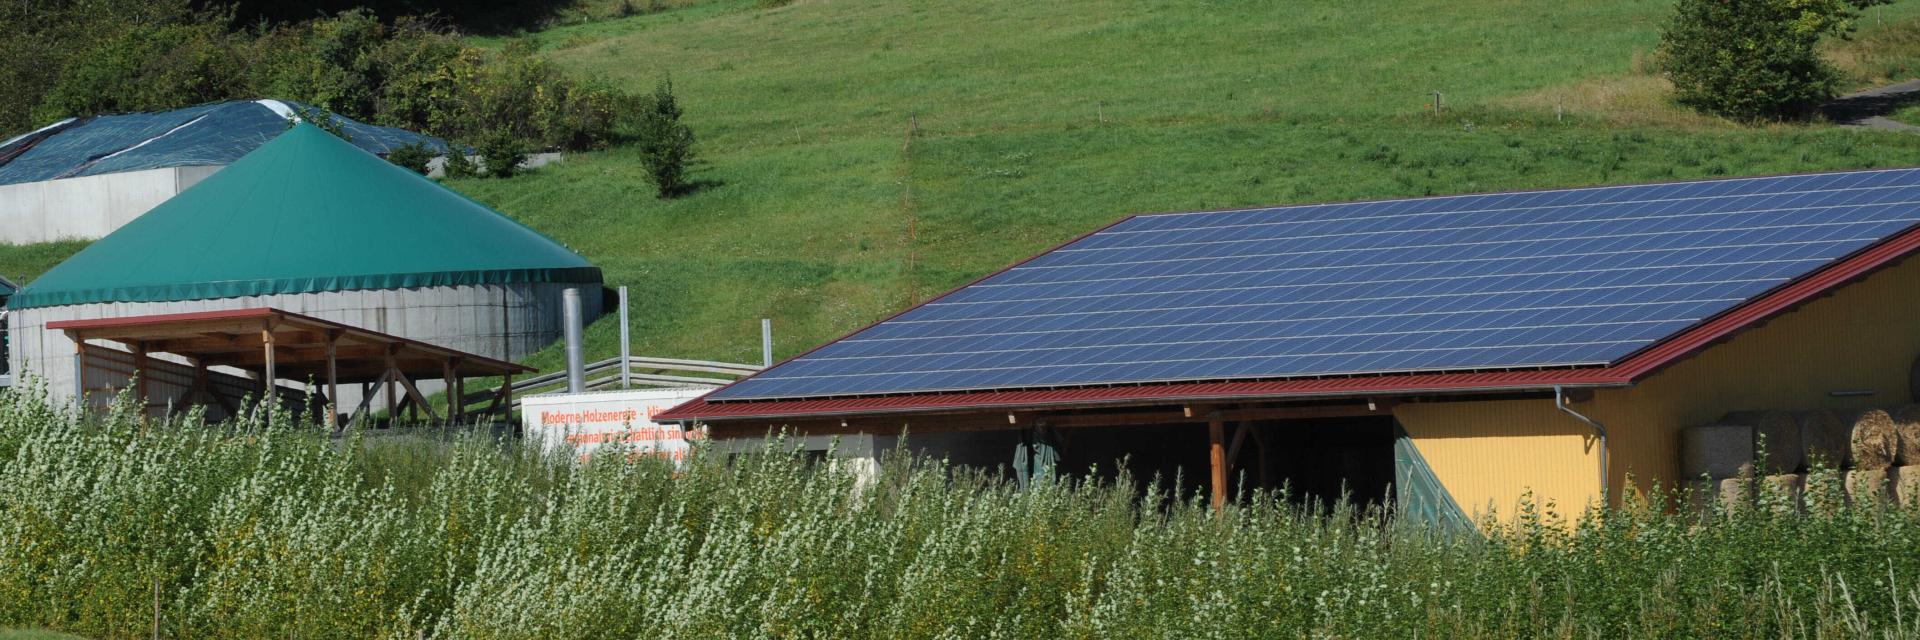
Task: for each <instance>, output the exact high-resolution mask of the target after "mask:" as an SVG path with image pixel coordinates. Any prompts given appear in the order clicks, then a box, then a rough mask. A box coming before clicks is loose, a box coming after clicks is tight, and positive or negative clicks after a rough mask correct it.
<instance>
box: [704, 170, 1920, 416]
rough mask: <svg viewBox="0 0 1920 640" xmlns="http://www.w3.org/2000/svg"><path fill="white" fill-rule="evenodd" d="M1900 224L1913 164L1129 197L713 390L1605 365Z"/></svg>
mask: <svg viewBox="0 0 1920 640" xmlns="http://www.w3.org/2000/svg"><path fill="white" fill-rule="evenodd" d="M1916 222H1920V170H1888V171H1861V172H1848V173H1830V174H1815V175H1801V176H1786V177H1773V178H1749V179H1733V180H1716V181H1705V182H1687V183H1673V184H1656V185H1642V186H1627V187H1605V188H1592V189H1571V190H1560V191H1541V192H1525V193H1503V194H1491V195H1471V196H1457V197H1441V198H1421V199H1414V200H1395V201H1384V202H1361V203H1345V204H1327V205H1312V206H1297V207H1282V208H1272V209H1256V210H1244V211H1225V212H1208V213H1190V214H1170V215H1152V216H1140V217H1135V218H1132V219H1129V220H1126V221H1124V222H1121V223H1120V224H1117V225H1114V226H1112V227H1109V228H1107V229H1104V230H1101V231H1100V232H1098V233H1094V234H1092V235H1090V236H1087V237H1085V238H1082V239H1080V240H1078V241H1075V242H1073V243H1071V244H1069V245H1067V246H1065V247H1062V248H1060V249H1057V250H1054V251H1052V252H1049V253H1047V254H1044V255H1041V256H1039V257H1037V258H1035V259H1033V260H1031V261H1028V262H1026V263H1024V264H1021V265H1019V266H1017V267H1014V268H1013V269H1010V270H1008V271H1005V272H1002V273H1000V274H997V275H994V276H992V277H989V278H987V279H985V280H983V281H981V282H978V283H976V284H973V285H970V286H968V287H966V288H963V289H961V290H959V291H956V292H954V293H952V294H949V295H947V296H945V297H943V298H940V299H938V300H935V301H933V302H931V303H928V304H926V305H923V306H921V307H918V308H915V309H913V310H911V311H908V312H906V313H904V314H901V315H900V316H898V317H895V318H893V319H890V320H887V321H885V322H882V323H880V324H878V325H875V326H872V327H869V328H867V329H865V330H863V331H861V332H859V333H857V334H855V335H853V336H851V337H849V338H847V339H844V340H841V341H838V342H835V343H832V344H829V345H827V346H825V347H823V348H820V349H818V350H816V351H814V352H812V353H810V354H807V355H806V356H804V357H801V358H797V359H795V360H793V361H790V362H787V363H785V364H782V365H780V366H778V367H775V368H773V369H770V370H768V371H766V372H764V373H762V374H760V375H758V376H755V377H753V378H750V379H748V380H745V381H742V382H740V383H737V384H735V385H734V386H732V387H729V388H726V389H724V390H721V391H719V392H716V393H714V394H711V395H710V396H709V399H710V400H715V401H725V400H744V399H762V398H797V397H818V396H841V395H865V394H887V393H906V392H929V391H962V390H984V389H1007V388H1032V387H1058V386H1084V385H1101V384H1115V383H1140V382H1170V381H1191V380H1221V379H1276V378H1288V377H1306V376H1324V375H1343V374H1370V373H1390V372H1421V371H1454V370H1484V369H1513V368H1534V367H1559V366H1579V365H1603V364H1608V363H1611V362H1614V361H1616V360H1618V359H1620V358H1622V357H1625V356H1627V355H1629V354H1631V353H1633V352H1634V351H1636V350H1639V349H1641V348H1644V347H1647V346H1649V345H1651V344H1653V343H1655V342H1656V341H1658V340H1660V339H1661V338H1664V337H1666V336H1669V335H1672V334H1674V333H1676V332H1678V331H1680V330H1682V329H1685V328H1687V327H1689V326H1691V325H1693V324H1696V323H1698V322H1700V321H1701V320H1703V319H1705V318H1708V317H1710V316H1713V315H1714V314H1717V313H1719V312H1722V311H1725V310H1727V309H1729V308H1731V307H1733V306H1735V305H1737V304H1739V303H1740V302H1742V301H1744V300H1747V299H1749V298H1752V297H1753V296H1755V295H1758V294H1760V293H1762V292H1765V291H1767V290H1769V289H1772V288H1774V287H1776V286H1778V285H1780V284H1782V283H1785V282H1788V281H1790V280H1792V279H1794V278H1796V277H1798V276H1801V275H1804V274H1806V273H1808V272H1810V271H1813V270H1815V269H1816V268H1818V267H1820V266H1822V265H1825V264H1827V263H1829V262H1832V261H1834V260H1835V259H1837V258H1840V257H1843V256H1845V255H1847V254H1849V253H1851V252H1854V251H1857V250H1859V249H1862V248H1864V247H1867V246H1869V245H1871V244H1873V243H1875V242H1876V241H1878V240H1881V239H1883V238H1886V237H1888V236H1890V235H1892V234H1895V233H1897V232H1899V231H1902V230H1904V229H1906V228H1908V227H1910V226H1913V225H1914V224H1915V223H1916Z"/></svg>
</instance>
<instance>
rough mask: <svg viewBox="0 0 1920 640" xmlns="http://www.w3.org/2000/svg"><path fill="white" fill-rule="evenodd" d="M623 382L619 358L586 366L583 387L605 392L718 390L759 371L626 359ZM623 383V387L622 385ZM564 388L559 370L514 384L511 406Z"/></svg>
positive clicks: (481, 398)
mask: <svg viewBox="0 0 1920 640" xmlns="http://www.w3.org/2000/svg"><path fill="white" fill-rule="evenodd" d="M627 371H628V373H627V374H626V380H624V381H623V380H621V367H620V358H618V357H614V358H607V359H605V360H601V361H599V362H594V363H591V364H588V365H587V366H586V377H587V384H586V387H587V389H589V390H592V389H605V388H608V387H614V388H619V387H622V386H626V387H640V388H648V387H713V388H719V387H721V386H723V385H726V384H727V383H730V382H733V381H734V380H738V379H740V378H743V377H746V376H749V375H753V374H754V373H758V372H759V371H760V367H758V366H755V365H750V364H737V363H732V362H714V361H710V360H680V359H676V358H649V357H645V356H633V357H630V358H627ZM669 372H695V373H716V374H721V375H723V376H726V377H702V376H687V375H675V374H673V373H669ZM623 382H624V385H623ZM566 387H567V372H566V370H564V369H562V370H560V371H555V372H552V373H546V374H541V375H537V376H534V377H531V378H528V379H526V380H516V381H514V383H513V396H514V401H513V406H514V407H515V408H518V407H519V406H520V399H519V398H520V396H522V395H531V394H536V393H541V392H544V391H554V390H559V389H565V388H566ZM499 393H500V387H497V386H496V387H493V388H491V389H486V390H482V391H476V392H473V393H468V394H466V395H464V396H462V397H461V400H462V401H463V402H465V403H466V405H472V404H475V403H479V402H486V401H489V400H492V399H493V398H494V397H495V396H497V395H499Z"/></svg>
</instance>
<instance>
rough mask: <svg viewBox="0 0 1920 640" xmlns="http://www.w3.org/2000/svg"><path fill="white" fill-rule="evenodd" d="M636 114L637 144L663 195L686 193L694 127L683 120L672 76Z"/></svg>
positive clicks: (642, 160)
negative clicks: (681, 120) (674, 94)
mask: <svg viewBox="0 0 1920 640" xmlns="http://www.w3.org/2000/svg"><path fill="white" fill-rule="evenodd" d="M636 117H637V119H638V120H639V122H637V123H636V129H637V131H636V133H637V136H636V137H637V138H638V140H637V141H636V145H635V146H637V147H639V149H640V162H641V164H643V165H645V166H646V168H647V175H648V177H649V178H651V179H652V180H653V185H654V187H656V188H658V189H659V191H660V197H662V198H671V197H674V196H677V195H680V194H682V193H685V192H686V190H687V187H688V184H687V163H689V162H691V161H692V160H693V129H691V128H689V127H687V125H685V124H683V123H681V122H680V103H679V100H677V99H676V98H674V96H673V79H672V78H667V79H664V80H661V81H660V85H659V86H657V87H655V88H654V90H653V95H652V96H649V97H648V98H647V99H646V100H645V104H643V105H641V107H640V109H639V113H638V114H636Z"/></svg>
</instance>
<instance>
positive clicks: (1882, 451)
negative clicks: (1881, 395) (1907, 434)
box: [1848, 409, 1900, 469]
mask: <svg viewBox="0 0 1920 640" xmlns="http://www.w3.org/2000/svg"><path fill="white" fill-rule="evenodd" d="M1848 421H1849V422H1852V423H1853V438H1852V440H1853V444H1852V447H1851V451H1850V453H1849V454H1848V458H1850V459H1851V460H1852V461H1853V468H1855V469H1886V468H1888V467H1891V466H1893V452H1894V449H1895V448H1896V447H1897V446H1898V445H1899V442H1900V436H1898V435H1897V434H1896V433H1895V431H1894V428H1893V416H1890V415H1887V412H1885V411H1881V410H1879V409H1868V410H1866V411H1860V412H1857V413H1854V414H1853V415H1852V416H1851V418H1850V419H1849V420H1848Z"/></svg>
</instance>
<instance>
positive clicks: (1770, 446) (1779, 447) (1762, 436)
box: [1720, 411, 1806, 473]
mask: <svg viewBox="0 0 1920 640" xmlns="http://www.w3.org/2000/svg"><path fill="white" fill-rule="evenodd" d="M1720 423H1721V424H1743V425H1747V426H1750V427H1753V433H1754V439H1755V445H1754V446H1755V447H1758V448H1764V449H1765V450H1766V454H1767V456H1766V468H1765V469H1762V471H1765V472H1768V473H1791V472H1794V471H1797V470H1799V469H1800V462H1801V460H1802V459H1804V458H1805V456H1806V450H1805V449H1804V448H1803V446H1802V445H1801V443H1800V423H1799V422H1796V421H1795V420H1794V419H1793V414H1791V413H1787V412H1785V411H1735V412H1733V413H1729V414H1727V415H1726V416H1725V417H1722V418H1720Z"/></svg>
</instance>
